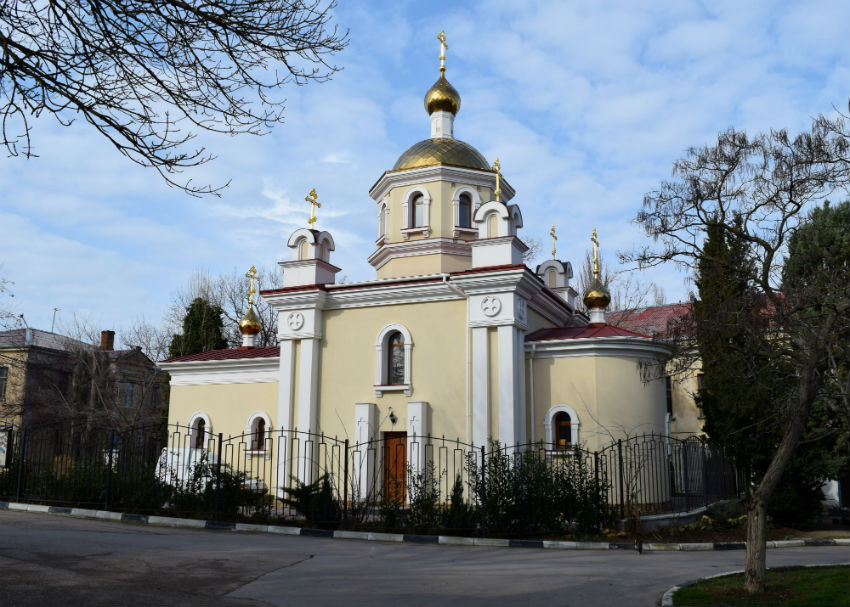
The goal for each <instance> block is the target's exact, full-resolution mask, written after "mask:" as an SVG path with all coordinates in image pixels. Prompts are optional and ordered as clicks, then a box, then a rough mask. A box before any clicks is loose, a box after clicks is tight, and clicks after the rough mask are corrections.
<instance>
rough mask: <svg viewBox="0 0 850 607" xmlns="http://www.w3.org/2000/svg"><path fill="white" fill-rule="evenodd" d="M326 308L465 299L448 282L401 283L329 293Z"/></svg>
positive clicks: (335, 308)
mask: <svg viewBox="0 0 850 607" xmlns="http://www.w3.org/2000/svg"><path fill="white" fill-rule="evenodd" d="M328 295H329V296H328V298H327V300H326V301H325V307H324V309H325V310H340V309H345V308H362V307H369V306H389V305H395V304H409V303H423V302H430V301H450V300H459V299H463V297H462V296H461V295H459V294H458V293H457V292H456V291H455V290H453V289H452V288H451V287H450V286H449V285H448V284H447V283H446V282H443V281H439V282H427V283H401V284H398V283H397V284H390V285H386V286H379V287H364V288H361V289H346V290H341V291H335V292H333V293H329V294H328Z"/></svg>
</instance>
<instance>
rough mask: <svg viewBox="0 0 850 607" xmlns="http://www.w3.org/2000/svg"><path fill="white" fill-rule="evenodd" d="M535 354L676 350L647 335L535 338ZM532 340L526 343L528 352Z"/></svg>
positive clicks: (661, 354)
mask: <svg viewBox="0 0 850 607" xmlns="http://www.w3.org/2000/svg"><path fill="white" fill-rule="evenodd" d="M533 343H535V344H537V346H536V348H535V354H534V357H535V358H567V357H573V356H612V357H622V358H653V359H658V360H665V359H667V358H669V357H670V355H671V353H672V352H673V350H672V348H671V347H670V346H668V345H667V344H665V343H663V342H660V341H656V340H654V339H650V338H648V337H584V338H579V339H553V340H548V341H535V342H533ZM530 349H531V343H526V345H525V350H526V352H529V351H530Z"/></svg>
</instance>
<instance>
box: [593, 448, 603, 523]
mask: <svg viewBox="0 0 850 607" xmlns="http://www.w3.org/2000/svg"><path fill="white" fill-rule="evenodd" d="M593 479H594V481H595V484H594V489H593V490H594V491H595V492H596V513H597V515H598V518H597V519H596V530H597V531H602V489H601V487H600V485H599V452H598V451H594V452H593Z"/></svg>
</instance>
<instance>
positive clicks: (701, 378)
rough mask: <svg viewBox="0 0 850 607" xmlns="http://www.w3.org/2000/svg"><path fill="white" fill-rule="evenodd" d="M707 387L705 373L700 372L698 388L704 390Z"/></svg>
mask: <svg viewBox="0 0 850 607" xmlns="http://www.w3.org/2000/svg"><path fill="white" fill-rule="evenodd" d="M704 388H705V374H704V373H698V374H697V389H699V390H702V389H704Z"/></svg>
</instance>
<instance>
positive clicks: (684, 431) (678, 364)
mask: <svg viewBox="0 0 850 607" xmlns="http://www.w3.org/2000/svg"><path fill="white" fill-rule="evenodd" d="M691 309H692V306H691V304H690V303H682V302H680V303H673V304H663V305H660V306H648V307H645V308H637V309H633V310H622V311H618V312H611V313H610V314H608V320H609V321H610V322H612V323H614V324H616V325H618V326H621V327H624V328H626V329H629V330H631V331H636V332H638V333H642V334H644V335H649V336H650V337H653V338H655V339H659V340H662V341H668V342H669V341H672V340H675V339H678V338H679V337H680V335H681V333H682V328H681V326H680V324H679V321H681V320H682V319H683V318H684V317H685V316H687V315H688V314H689V313H690V312H691ZM701 369H702V365H701V363H700V360H699V358H698V357H696V356H694V357H693V359H692V360H688V361H682V360H671V361H670V362H669V363H668V364H667V370H666V372H665V374H664V375H665V378H664V380H665V384H666V385H665V391H666V402H667V413H668V414H669V415H670V433H671V434H673V435H674V436H689V435H692V434H699V433H702V427H703V423H704V421H705V418H704V416H703V414H702V409H700V408H699V407H698V406H697V403H696V399H695V396H696V394H697V392H698V391H699V389H700V387H701V383H702V372H701Z"/></svg>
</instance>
